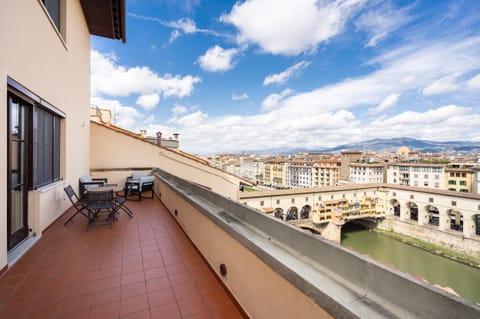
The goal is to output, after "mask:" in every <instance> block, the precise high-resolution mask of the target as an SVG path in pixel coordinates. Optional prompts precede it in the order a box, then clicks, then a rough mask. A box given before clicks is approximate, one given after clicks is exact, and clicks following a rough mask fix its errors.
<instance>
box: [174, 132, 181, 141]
mask: <svg viewBox="0 0 480 319" xmlns="http://www.w3.org/2000/svg"><path fill="white" fill-rule="evenodd" d="M178 135H180V134H178V133H175V134H173V138H174V139H175V141H178Z"/></svg>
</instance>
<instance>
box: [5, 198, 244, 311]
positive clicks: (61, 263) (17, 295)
mask: <svg viewBox="0 0 480 319" xmlns="http://www.w3.org/2000/svg"><path fill="white" fill-rule="evenodd" d="M127 205H128V206H129V207H130V208H131V209H132V210H133V212H134V213H135V215H134V217H133V218H132V219H130V217H128V216H127V215H126V214H123V213H121V215H120V217H119V221H118V222H116V223H114V224H113V227H112V228H110V227H96V228H92V229H90V230H89V231H88V232H87V231H86V218H84V217H83V216H80V215H77V216H76V217H75V218H74V219H73V223H72V222H71V223H69V224H68V225H67V226H63V222H64V221H65V220H66V219H67V218H68V217H69V216H70V215H71V214H72V213H73V210H70V211H68V212H67V213H66V214H65V215H64V216H63V217H62V218H60V219H59V220H58V221H57V222H56V223H55V224H54V225H52V227H51V228H50V229H49V230H48V231H47V232H46V233H45V234H44V235H43V236H42V238H41V239H40V240H39V241H38V242H37V243H36V244H35V245H34V247H33V248H32V249H30V250H29V251H28V252H27V253H26V254H25V255H24V256H23V257H22V258H21V259H20V260H19V261H18V262H17V263H16V264H14V265H13V266H12V267H11V268H9V269H8V270H7V272H6V273H4V274H3V275H2V276H1V277H0V314H1V315H0V317H2V318H69V319H74V318H102V319H104V318H168V319H174V318H192V319H193V318H222V319H223V318H243V317H242V314H241V312H240V311H239V309H238V308H237V307H236V306H235V304H234V302H233V300H232V299H231V297H230V296H229V294H228V293H227V292H226V291H225V290H224V288H223V287H222V285H221V284H220V283H219V282H218V281H217V279H216V277H215V275H214V274H213V273H212V271H211V270H210V269H209V267H208V266H207V264H206V262H205V261H204V259H203V258H202V257H201V256H200V254H199V253H198V251H197V250H196V249H195V248H194V246H193V245H192V243H191V242H190V241H189V240H188V238H187V237H186V235H185V234H184V232H183V231H182V230H181V228H180V227H179V226H178V225H177V223H176V222H175V220H174V219H173V218H172V217H171V215H170V214H169V213H168V211H167V209H166V208H165V206H164V205H163V204H162V203H161V202H160V201H159V200H158V199H156V198H155V199H153V200H151V199H144V200H142V201H141V202H134V201H129V202H128V203H127Z"/></svg>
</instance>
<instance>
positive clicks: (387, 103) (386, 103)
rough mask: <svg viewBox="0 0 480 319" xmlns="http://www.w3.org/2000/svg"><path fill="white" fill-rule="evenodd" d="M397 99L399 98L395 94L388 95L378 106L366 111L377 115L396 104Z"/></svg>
mask: <svg viewBox="0 0 480 319" xmlns="http://www.w3.org/2000/svg"><path fill="white" fill-rule="evenodd" d="M399 97H400V95H399V94H396V93H393V94H390V95H389V96H387V97H386V98H385V99H384V100H383V101H382V103H380V104H379V105H378V106H376V107H374V108H370V109H368V113H370V114H378V113H381V112H383V111H385V110H386V109H389V108H391V107H394V106H395V104H397V102H398V98H399Z"/></svg>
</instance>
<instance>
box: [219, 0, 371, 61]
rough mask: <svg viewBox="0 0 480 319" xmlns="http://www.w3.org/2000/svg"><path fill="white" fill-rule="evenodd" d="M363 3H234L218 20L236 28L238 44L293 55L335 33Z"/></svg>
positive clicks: (308, 0) (270, 0) (283, 0)
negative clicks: (248, 44) (251, 45)
mask: <svg viewBox="0 0 480 319" xmlns="http://www.w3.org/2000/svg"><path fill="white" fill-rule="evenodd" d="M364 2H365V1H364V0H343V1H335V2H326V1H322V2H320V1H316V0H296V1H291V0H250V1H245V2H237V3H236V4H235V5H234V6H233V8H232V10H231V12H230V13H229V14H225V15H222V17H221V18H220V20H221V21H222V22H225V23H230V24H233V25H234V26H235V27H236V28H237V29H238V35H237V42H238V43H239V44H244V43H254V44H257V45H259V46H260V47H261V48H262V50H263V51H265V52H268V53H272V54H285V55H297V54H299V53H302V52H309V51H312V50H315V49H316V48H317V46H318V45H319V44H320V43H322V42H325V41H328V40H329V39H331V38H332V37H334V36H336V35H337V34H339V33H340V32H341V31H342V29H343V26H344V24H345V22H346V21H347V20H348V19H349V18H350V17H351V16H352V15H353V14H354V13H355V12H356V11H357V9H358V8H360V7H361V5H362V4H363V3H364Z"/></svg>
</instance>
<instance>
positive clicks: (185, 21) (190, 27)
mask: <svg viewBox="0 0 480 319" xmlns="http://www.w3.org/2000/svg"><path fill="white" fill-rule="evenodd" d="M182 3H183V4H184V5H185V3H186V2H185V1H183V2H182ZM127 15H128V16H130V17H133V18H135V19H140V20H145V21H153V22H156V23H159V24H161V25H163V26H164V27H168V28H172V29H174V30H173V31H172V33H171V35H170V39H169V41H168V44H171V43H172V42H173V41H175V39H177V38H178V37H180V36H181V35H183V34H195V33H206V34H211V35H214V36H224V35H221V34H219V33H217V32H215V31H213V30H208V29H201V28H198V27H197V25H196V23H195V21H193V20H192V19H189V18H181V19H178V20H176V21H166V20H162V19H159V18H155V17H147V16H142V15H139V14H135V13H131V12H129V13H127Z"/></svg>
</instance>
